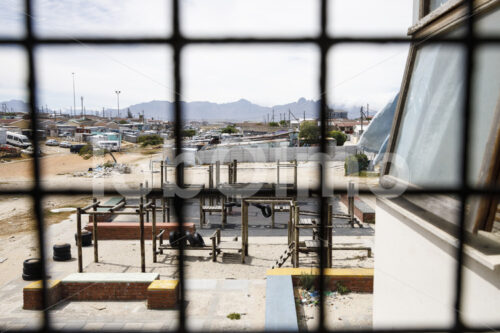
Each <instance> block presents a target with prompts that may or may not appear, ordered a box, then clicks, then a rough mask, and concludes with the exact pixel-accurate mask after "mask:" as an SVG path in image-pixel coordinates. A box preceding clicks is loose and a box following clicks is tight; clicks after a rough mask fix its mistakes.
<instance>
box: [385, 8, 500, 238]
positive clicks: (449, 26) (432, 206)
mask: <svg viewBox="0 0 500 333" xmlns="http://www.w3.org/2000/svg"><path fill="white" fill-rule="evenodd" d="M473 5H474V13H475V15H485V14H487V13H489V12H491V11H493V10H500V8H499V7H500V0H476V1H474V4H473ZM428 8H429V0H420V6H419V11H420V13H424V14H425V13H426V10H427V11H428ZM466 15H467V6H466V3H465V1H463V0H450V1H448V2H447V3H446V4H444V5H443V6H441V7H440V8H438V9H436V10H434V11H433V12H431V13H427V15H425V16H423V17H421V19H420V20H419V21H418V22H416V23H415V24H414V25H413V26H412V27H410V28H409V30H408V34H409V35H410V36H412V37H414V38H418V39H425V38H430V37H432V36H435V35H441V34H444V33H446V32H449V31H451V30H454V29H457V27H458V26H459V25H460V24H462V23H464V22H465V21H466V19H467V17H466ZM419 17H420V16H419ZM425 45H427V44H425V43H415V42H413V43H411V45H410V51H409V54H408V58H407V62H406V67H405V72H404V76H403V81H402V83H401V88H400V97H399V99H398V103H397V106H396V112H395V117H394V120H393V123H392V128H391V134H390V140H389V144H388V147H387V153H388V154H385V156H384V160H383V163H382V170H381V175H382V177H380V185H381V186H382V187H384V188H392V187H393V186H394V184H397V185H401V186H407V187H408V188H410V189H421V187H419V186H416V185H414V184H409V183H407V182H404V181H402V180H401V179H399V178H396V177H393V176H391V175H389V173H390V168H391V163H392V157H393V153H394V152H395V148H396V144H397V142H398V134H399V130H400V126H401V122H402V119H403V114H404V109H405V106H406V101H407V95H408V90H409V87H410V83H411V78H412V74H413V71H414V65H415V59H416V56H417V53H418V51H419V49H421V48H422V47H423V46H425ZM494 119H495V121H494V122H493V124H496V128H495V126H492V128H491V130H490V133H489V137H488V142H493V145H488V146H487V148H486V150H485V153H484V157H483V161H482V163H481V171H480V179H479V183H480V184H487V185H490V184H491V185H495V184H500V99H499V101H498V102H497V106H496V110H495V115H494ZM403 197H404V198H405V199H406V200H407V201H409V202H411V203H413V204H415V205H417V206H418V207H420V208H423V209H425V210H426V211H428V212H430V213H432V214H434V215H436V216H439V217H440V218H442V219H444V220H446V221H447V222H450V223H452V224H457V223H458V221H459V214H460V202H459V201H458V200H456V199H454V198H453V197H451V196H450V195H444V194H439V195H435V194H426V195H417V196H409V195H404V194H403ZM498 203H499V198H498V197H487V196H482V197H479V198H478V197H474V198H469V200H468V203H467V206H466V213H467V214H469V213H470V212H477V214H473V215H471V216H470V217H469V219H468V221H467V222H466V230H467V231H469V232H472V233H477V231H478V230H485V231H491V229H492V227H493V222H494V219H495V213H496V209H497V205H498Z"/></svg>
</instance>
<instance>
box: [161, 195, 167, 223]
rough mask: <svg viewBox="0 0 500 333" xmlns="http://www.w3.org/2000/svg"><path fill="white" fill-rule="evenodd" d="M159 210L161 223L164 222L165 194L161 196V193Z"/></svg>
mask: <svg viewBox="0 0 500 333" xmlns="http://www.w3.org/2000/svg"><path fill="white" fill-rule="evenodd" d="M161 210H162V220H161V221H162V222H165V219H166V216H165V213H166V205H165V194H163V193H162V197H161Z"/></svg>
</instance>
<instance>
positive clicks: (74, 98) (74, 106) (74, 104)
mask: <svg viewBox="0 0 500 333" xmlns="http://www.w3.org/2000/svg"><path fill="white" fill-rule="evenodd" d="M71 75H72V76H73V112H74V113H75V115H76V95H75V73H74V72H73V73H71Z"/></svg>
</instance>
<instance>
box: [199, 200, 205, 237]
mask: <svg viewBox="0 0 500 333" xmlns="http://www.w3.org/2000/svg"><path fill="white" fill-rule="evenodd" d="M204 201H205V200H204V198H203V194H202V193H200V229H203V225H204V224H205V214H203V204H204Z"/></svg>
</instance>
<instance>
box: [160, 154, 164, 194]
mask: <svg viewBox="0 0 500 333" xmlns="http://www.w3.org/2000/svg"><path fill="white" fill-rule="evenodd" d="M160 188H163V160H162V161H161V162H160Z"/></svg>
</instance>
